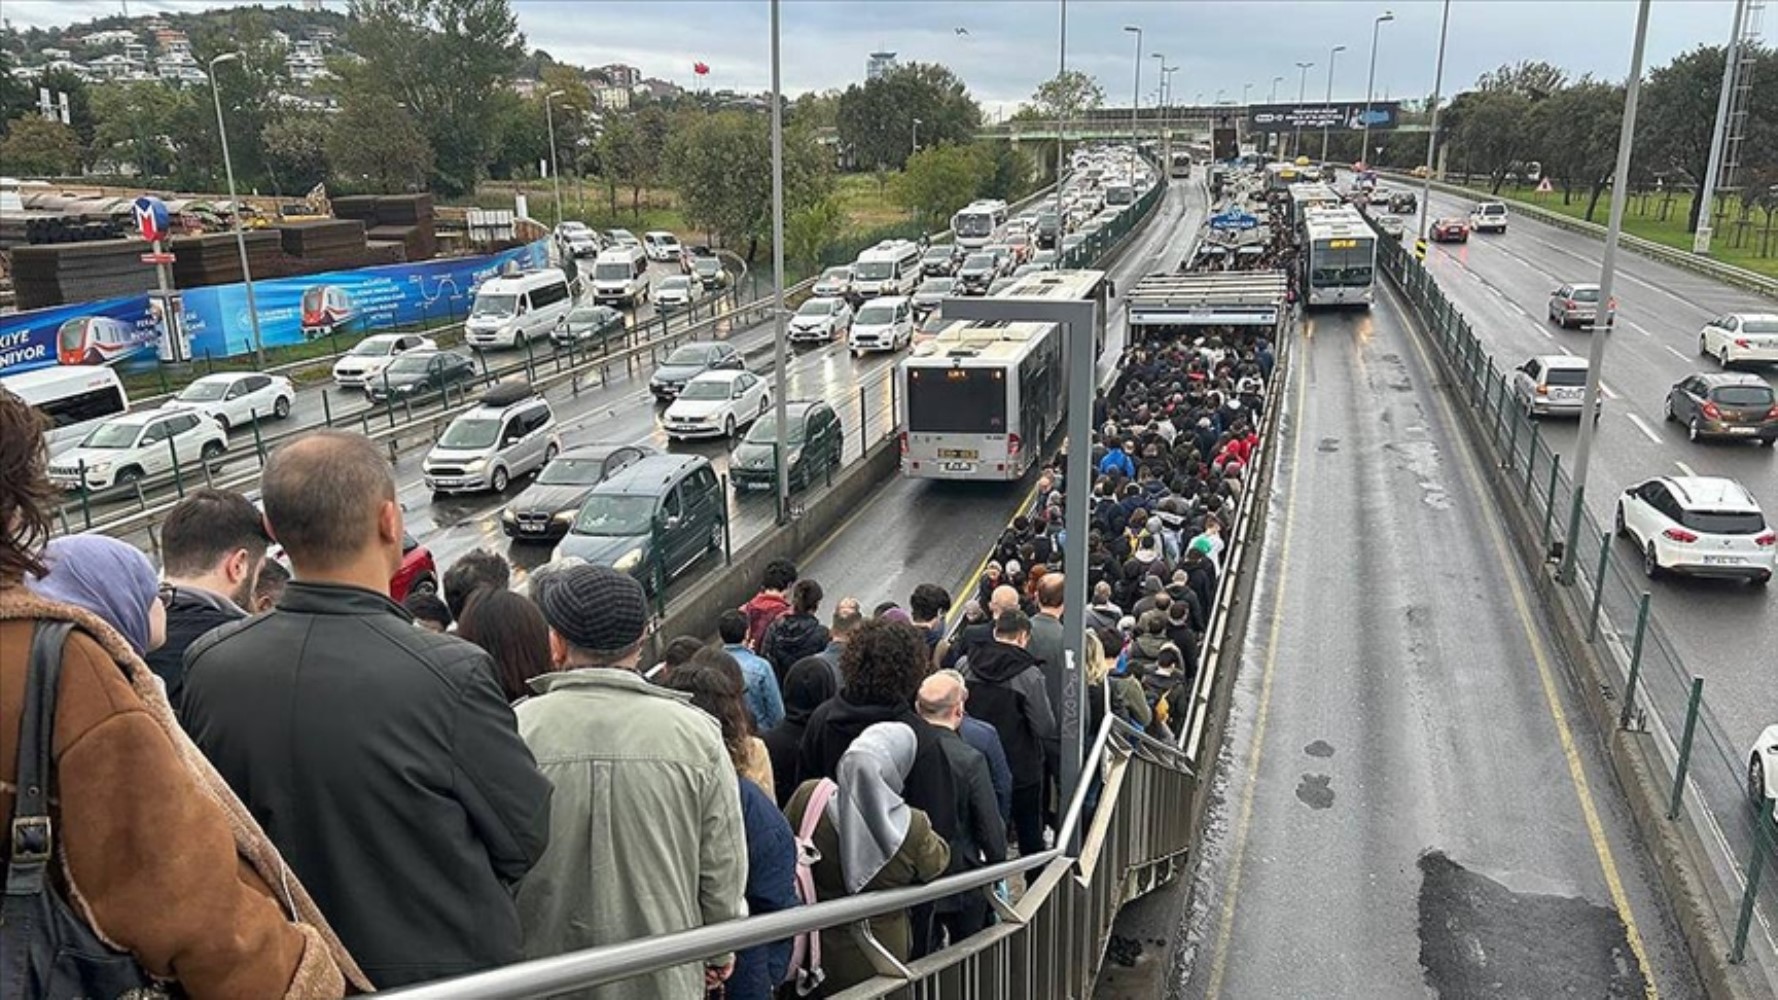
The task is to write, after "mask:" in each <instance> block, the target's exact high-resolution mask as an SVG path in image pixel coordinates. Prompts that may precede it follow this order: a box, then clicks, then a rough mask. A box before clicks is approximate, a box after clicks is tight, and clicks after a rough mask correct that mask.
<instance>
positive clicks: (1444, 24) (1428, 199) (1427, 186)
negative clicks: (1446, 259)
mask: <svg viewBox="0 0 1778 1000" xmlns="http://www.w3.org/2000/svg"><path fill="white" fill-rule="evenodd" d="M1450 27H1451V0H1445V11H1444V14H1443V15H1442V16H1441V18H1440V19H1439V23H1438V68H1437V69H1436V70H1434V71H1433V74H1432V122H1431V123H1430V126H1429V130H1428V131H1427V133H1426V177H1425V178H1424V179H1423V180H1422V181H1421V182H1420V238H1419V240H1418V241H1417V242H1416V243H1415V244H1414V251H1415V252H1416V253H1425V251H1426V227H1427V225H1428V224H1429V223H1430V222H1431V220H1432V154H1433V152H1434V150H1435V148H1436V147H1437V145H1438V92H1439V90H1440V89H1441V88H1442V87H1443V86H1444V83H1445V37H1446V32H1447V31H1448V29H1449V28H1450ZM1582 422H1583V423H1584V422H1585V421H1582Z"/></svg>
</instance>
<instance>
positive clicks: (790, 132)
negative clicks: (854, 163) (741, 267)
mask: <svg viewBox="0 0 1778 1000" xmlns="http://www.w3.org/2000/svg"><path fill="white" fill-rule="evenodd" d="M662 162H663V163H664V164H665V165H666V172H667V176H668V178H669V180H671V181H672V183H673V185H674V187H675V188H676V189H677V190H678V192H679V200H680V204H681V205H682V206H683V208H684V211H685V216H686V218H687V219H688V220H689V221H690V222H691V223H692V224H693V225H695V226H698V227H699V228H701V229H705V230H708V231H710V232H713V233H716V234H718V235H720V236H721V238H722V240H723V242H725V243H728V244H730V245H736V244H738V243H739V242H740V241H742V240H745V241H747V244H748V246H747V254H746V256H747V259H749V260H751V259H753V257H754V255H755V253H757V251H758V249H759V241H760V240H761V239H763V238H764V237H765V236H766V234H767V233H769V232H770V230H771V209H772V149H771V136H770V134H769V132H768V123H767V119H766V118H765V117H764V116H762V115H757V114H750V113H748V112H743V111H718V112H716V113H714V114H703V115H693V116H690V117H687V118H685V119H682V120H681V121H680V122H679V124H678V126H677V127H676V128H675V129H674V130H673V136H672V138H671V139H670V140H669V141H668V143H667V149H666V152H665V155H664V157H663V161H662ZM831 188H832V177H831V176H830V173H829V167H828V161H827V156H826V154H825V153H823V152H822V150H821V147H820V145H819V144H817V143H816V142H815V140H814V137H813V136H812V135H811V134H810V133H809V132H808V130H806V129H787V130H786V131H785V133H784V212H785V216H786V218H788V217H789V216H791V215H793V214H794V213H796V212H797V211H799V210H801V209H803V208H805V207H807V206H809V205H812V204H814V203H815V202H817V201H819V200H821V199H822V198H823V197H826V195H827V194H828V192H829V191H830V190H831Z"/></svg>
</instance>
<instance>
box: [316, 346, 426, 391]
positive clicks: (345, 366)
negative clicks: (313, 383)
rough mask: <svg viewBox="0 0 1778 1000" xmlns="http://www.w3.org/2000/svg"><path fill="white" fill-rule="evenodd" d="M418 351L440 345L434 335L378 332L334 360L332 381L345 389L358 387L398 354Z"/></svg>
mask: <svg viewBox="0 0 1778 1000" xmlns="http://www.w3.org/2000/svg"><path fill="white" fill-rule="evenodd" d="M419 350H427V351H436V350H438V345H437V344H436V343H434V342H433V341H432V338H431V337H422V336H420V335H419V334H417V333H379V334H376V335H374V336H370V337H366V338H364V339H363V340H360V341H359V342H358V343H357V344H355V345H353V347H352V349H351V350H349V351H347V352H346V355H345V357H343V358H340V359H339V360H338V361H336V362H334V363H333V381H334V383H335V384H336V385H339V386H342V387H344V388H348V389H355V388H358V387H360V386H362V385H364V384H365V383H366V382H368V381H370V379H371V376H373V375H375V374H376V373H377V372H380V371H382V370H383V367H384V366H385V365H387V364H389V363H390V362H392V361H394V360H395V358H396V357H397V356H398V355H402V354H406V353H407V352H409V351H419Z"/></svg>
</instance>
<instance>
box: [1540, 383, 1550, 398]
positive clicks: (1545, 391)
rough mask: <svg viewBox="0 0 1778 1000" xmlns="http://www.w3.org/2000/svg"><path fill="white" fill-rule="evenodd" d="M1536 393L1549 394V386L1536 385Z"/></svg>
mask: <svg viewBox="0 0 1778 1000" xmlns="http://www.w3.org/2000/svg"><path fill="white" fill-rule="evenodd" d="M1537 394H1538V395H1539V396H1547V395H1549V394H1550V387H1549V386H1547V385H1540V386H1538V387H1537Z"/></svg>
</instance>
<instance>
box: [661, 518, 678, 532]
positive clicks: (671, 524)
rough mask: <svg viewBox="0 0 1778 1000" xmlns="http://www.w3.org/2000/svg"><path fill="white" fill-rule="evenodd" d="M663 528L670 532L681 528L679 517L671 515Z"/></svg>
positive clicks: (662, 524) (664, 522)
mask: <svg viewBox="0 0 1778 1000" xmlns="http://www.w3.org/2000/svg"><path fill="white" fill-rule="evenodd" d="M661 526H662V527H664V528H667V529H669V530H670V529H673V528H677V527H679V515H677V514H669V515H668V516H667V519H666V520H665V521H663V522H662V523H661Z"/></svg>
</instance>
